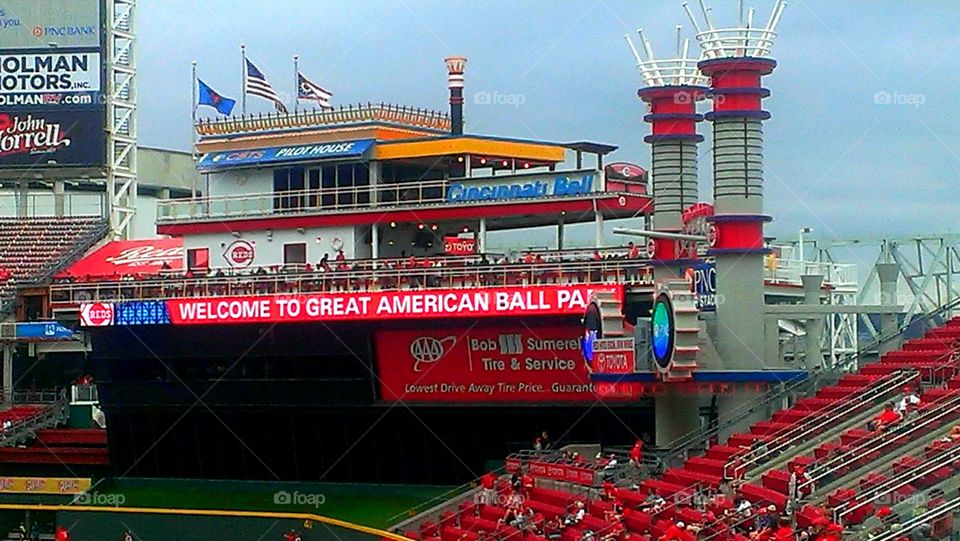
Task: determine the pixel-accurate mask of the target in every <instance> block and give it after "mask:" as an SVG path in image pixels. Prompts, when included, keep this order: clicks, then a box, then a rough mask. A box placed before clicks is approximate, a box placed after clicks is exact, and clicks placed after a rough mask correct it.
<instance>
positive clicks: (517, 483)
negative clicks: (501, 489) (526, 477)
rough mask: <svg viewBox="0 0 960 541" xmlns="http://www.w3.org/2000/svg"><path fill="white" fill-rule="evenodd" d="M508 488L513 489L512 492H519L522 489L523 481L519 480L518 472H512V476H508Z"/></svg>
mask: <svg viewBox="0 0 960 541" xmlns="http://www.w3.org/2000/svg"><path fill="white" fill-rule="evenodd" d="M510 486H511V487H513V491H514V492H520V489H522V488H523V481H521V480H520V473H519V472H513V475H511V476H510Z"/></svg>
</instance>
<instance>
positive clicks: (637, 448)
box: [630, 440, 643, 468]
mask: <svg viewBox="0 0 960 541" xmlns="http://www.w3.org/2000/svg"><path fill="white" fill-rule="evenodd" d="M642 462H643V440H637V442H636V443H634V444H633V448H631V449H630V464H631V465H632V466H633V467H635V468H639V467H640V464H641V463H642Z"/></svg>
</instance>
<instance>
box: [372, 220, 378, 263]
mask: <svg viewBox="0 0 960 541" xmlns="http://www.w3.org/2000/svg"><path fill="white" fill-rule="evenodd" d="M370 253H371V254H372V255H373V258H374V259H379V258H380V224H373V227H372V228H371V229H370Z"/></svg>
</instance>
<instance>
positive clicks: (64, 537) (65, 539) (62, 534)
mask: <svg viewBox="0 0 960 541" xmlns="http://www.w3.org/2000/svg"><path fill="white" fill-rule="evenodd" d="M53 538H54V539H55V540H56V541H70V532H69V531H67V529H66V528H64V527H63V526H57V530H56V532H55V533H54V535H53Z"/></svg>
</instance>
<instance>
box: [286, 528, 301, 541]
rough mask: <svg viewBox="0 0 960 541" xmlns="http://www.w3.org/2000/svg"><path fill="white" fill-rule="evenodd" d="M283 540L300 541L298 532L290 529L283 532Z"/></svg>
mask: <svg viewBox="0 0 960 541" xmlns="http://www.w3.org/2000/svg"><path fill="white" fill-rule="evenodd" d="M283 541H300V534H298V533H297V531H296V530H290V531H289V532H287V533H285V534H283Z"/></svg>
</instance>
